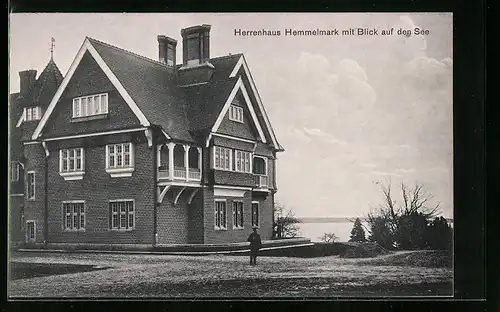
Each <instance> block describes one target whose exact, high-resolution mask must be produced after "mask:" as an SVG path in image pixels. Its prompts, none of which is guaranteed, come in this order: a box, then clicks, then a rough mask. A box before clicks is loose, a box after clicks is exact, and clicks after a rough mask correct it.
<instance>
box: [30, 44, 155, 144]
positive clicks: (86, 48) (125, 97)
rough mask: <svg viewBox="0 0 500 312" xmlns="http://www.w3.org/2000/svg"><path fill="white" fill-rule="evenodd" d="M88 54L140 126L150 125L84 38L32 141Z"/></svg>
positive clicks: (38, 134) (42, 127) (38, 133)
mask: <svg viewBox="0 0 500 312" xmlns="http://www.w3.org/2000/svg"><path fill="white" fill-rule="evenodd" d="M87 52H90V54H91V55H92V58H93V59H94V60H95V61H96V62H97V64H98V65H99V68H100V69H101V70H102V71H104V73H105V74H106V76H107V77H108V79H109V80H110V81H111V82H112V84H113V86H114V87H115V88H116V90H117V91H118V93H119V94H120V96H121V97H122V99H123V100H124V101H125V103H127V105H128V106H129V107H130V109H131V110H132V111H133V112H134V114H135V116H136V117H137V118H138V119H139V121H140V123H141V125H143V126H145V127H149V126H150V123H149V121H148V120H147V118H146V116H144V114H143V113H142V111H141V110H140V109H139V107H138V106H137V104H136V103H135V102H134V100H133V99H132V98H131V97H130V95H129V94H128V92H127V90H125V88H124V87H123V85H122V84H121V83H120V81H119V80H118V79H117V78H116V76H115V74H114V73H113V72H112V71H111V69H110V68H109V66H108V65H107V64H106V63H105V62H104V60H103V59H102V57H101V56H100V55H99V53H98V52H97V51H96V49H95V48H94V47H93V46H92V44H91V43H90V41H89V39H88V38H85V41H84V42H83V44H82V46H81V47H80V50H79V51H78V53H77V55H76V57H75V59H74V60H73V63H72V64H71V66H70V67H69V70H68V73H67V74H66V76H65V77H64V79H63V81H62V83H61V85H60V86H59V88H58V89H57V92H56V93H55V95H54V97H53V98H52V100H51V101H50V104H49V106H48V108H47V111H46V112H45V113H44V115H43V116H42V119H41V120H40V122H39V123H38V125H37V127H36V129H35V131H34V133H33V135H32V139H33V140H36V139H38V137H39V136H40V135H41V133H42V130H43V129H44V127H45V125H46V123H47V120H48V119H49V117H50V115H51V114H52V112H53V110H54V108H55V107H56V104H57V103H58V102H59V100H60V98H61V95H62V94H63V92H64V91H65V90H66V87H67V85H68V83H69V81H70V80H71V79H72V77H73V75H74V73H75V71H76V69H77V67H78V66H79V64H80V62H81V61H82V59H83V56H84V55H85V53H87Z"/></svg>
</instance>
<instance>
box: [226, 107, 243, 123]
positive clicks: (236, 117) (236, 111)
mask: <svg viewBox="0 0 500 312" xmlns="http://www.w3.org/2000/svg"><path fill="white" fill-rule="evenodd" d="M229 120H232V121H236V122H239V123H243V107H241V106H237V105H234V104H231V105H230V106H229Z"/></svg>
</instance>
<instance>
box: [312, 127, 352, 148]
mask: <svg viewBox="0 0 500 312" xmlns="http://www.w3.org/2000/svg"><path fill="white" fill-rule="evenodd" d="M304 132H305V133H306V134H308V135H309V136H311V137H316V138H319V139H321V140H323V141H325V142H327V143H331V144H342V145H345V144H347V143H346V142H344V141H342V140H339V139H337V138H335V137H334V136H333V135H331V134H329V133H326V132H323V131H322V130H320V129H317V128H313V129H309V128H304Z"/></svg>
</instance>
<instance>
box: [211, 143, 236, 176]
mask: <svg viewBox="0 0 500 312" xmlns="http://www.w3.org/2000/svg"><path fill="white" fill-rule="evenodd" d="M212 150H213V166H212V167H213V168H214V169H217V170H224V171H232V168H233V150H232V149H231V148H227V147H222V146H214V147H213V149H212ZM217 150H219V165H217V157H216V155H217ZM223 151H224V153H222V152H223ZM222 154H224V157H222ZM226 156H229V167H227V166H226ZM221 160H224V166H221V165H220V164H221V163H222V162H221Z"/></svg>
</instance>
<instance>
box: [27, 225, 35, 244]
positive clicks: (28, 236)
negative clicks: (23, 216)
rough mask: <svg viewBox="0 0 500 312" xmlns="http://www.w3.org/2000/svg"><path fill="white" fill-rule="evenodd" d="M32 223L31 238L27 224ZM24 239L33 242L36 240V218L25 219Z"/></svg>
mask: <svg viewBox="0 0 500 312" xmlns="http://www.w3.org/2000/svg"><path fill="white" fill-rule="evenodd" d="M29 223H33V238H31V237H30V234H31V233H29V227H28V224H29ZM26 241H27V242H35V241H36V220H26Z"/></svg>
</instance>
